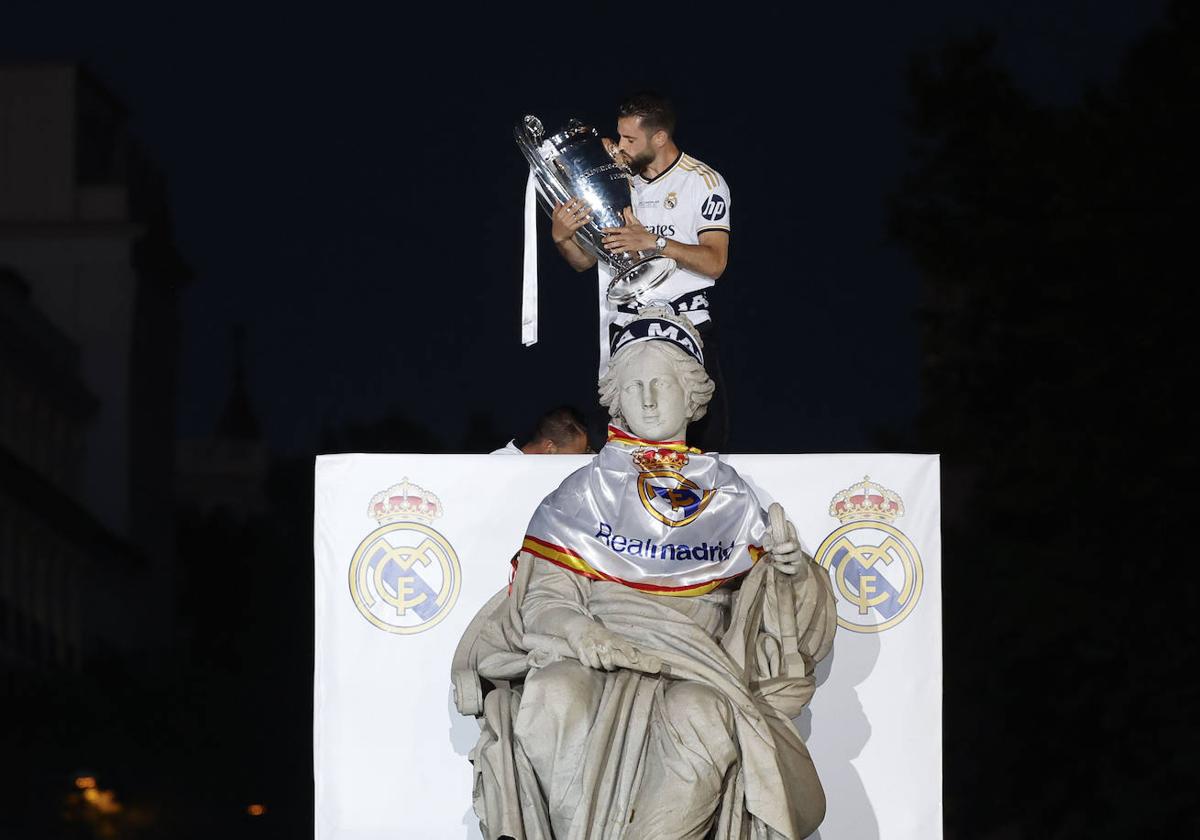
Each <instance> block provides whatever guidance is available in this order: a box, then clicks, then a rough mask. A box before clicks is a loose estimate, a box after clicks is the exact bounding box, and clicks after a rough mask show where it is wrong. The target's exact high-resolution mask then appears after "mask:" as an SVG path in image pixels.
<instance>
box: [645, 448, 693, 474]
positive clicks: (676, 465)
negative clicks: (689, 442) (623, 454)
mask: <svg viewBox="0 0 1200 840" xmlns="http://www.w3.org/2000/svg"><path fill="white" fill-rule="evenodd" d="M687 462H688V456H687V453H686V452H677V451H675V450H674V449H639V450H638V451H637V452H635V453H634V454H633V463H635V464H637V467H638V469H639V470H641V471H642V472H651V471H653V470H681V469H683V467H684V465H685V464H687Z"/></svg>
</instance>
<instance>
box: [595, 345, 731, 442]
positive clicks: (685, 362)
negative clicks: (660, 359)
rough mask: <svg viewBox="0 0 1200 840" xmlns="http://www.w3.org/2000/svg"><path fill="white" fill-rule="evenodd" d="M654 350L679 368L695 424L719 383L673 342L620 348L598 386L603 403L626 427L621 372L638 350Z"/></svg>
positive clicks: (611, 414) (678, 372)
mask: <svg viewBox="0 0 1200 840" xmlns="http://www.w3.org/2000/svg"><path fill="white" fill-rule="evenodd" d="M650 350H654V351H656V352H658V353H662V354H663V355H664V356H666V357H667V359H668V360H669V361H670V362H671V367H672V369H673V370H674V371H675V375H676V376H677V377H679V383H680V384H681V385H682V386H683V392H684V393H685V394H687V398H688V417H689V420H688V422H690V423H694V422H696V421H697V420H699V419H700V418H701V417H703V416H704V415H705V414H706V413H707V412H708V404H709V402H710V401H711V400H712V398H713V392H715V391H716V390H717V386H716V383H714V382H713V381H712V377H711V376H709V375H708V371H706V370H705V369H704V365H702V364H700V363H699V362H698V361H696V360H695V359H694V358H692V357H691V356H689V355H688V354H687V352H686V351H684V350H683V349H682V348H680V347H676V346H675V345H674V344H671V343H670V342H669V341H645V342H641V343H639V344H631V345H629V346H628V347H626V348H623V349H622V350H619V351H618V352H617V354H616V355H615V356H614V357H613V358H612V361H611V362H610V363H609V365H608V370H607V371H605V372H604V375H603V376H601V377H600V382H599V384H598V385H597V390H598V391H599V392H600V405H602V406H604V407H605V408H607V409H608V413H609V415H610V416H611V417H612V419H613V422H614V423H616V424H617V425H618V426H621V427H622V428H623V427H624V424H625V418H624V417H622V416H621V385H620V383H621V375H622V373H624V371H625V368H626V367H628V365H629V362H630V360H631V359H633V358H635V357H636V356H637V355H638V353H637V352H635V351H640V352H647V351H650Z"/></svg>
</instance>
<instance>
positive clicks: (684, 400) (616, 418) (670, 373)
mask: <svg viewBox="0 0 1200 840" xmlns="http://www.w3.org/2000/svg"><path fill="white" fill-rule="evenodd" d="M612 346H613V352H612V357H611V360H610V361H609V365H608V370H607V371H606V372H605V374H604V376H602V377H600V383H599V391H600V404H601V405H603V406H604V407H605V408H607V409H608V413H609V414H610V415H611V416H612V420H613V423H615V424H616V425H618V426H620V427H621V428H623V429H625V430H626V431H628V432H630V433H632V434H634V435H636V436H637V437H640V438H645V439H646V440H684V439H686V436H687V425H688V423H690V422H692V421H694V420H699V419H700V418H701V417H703V416H704V413H705V412H706V411H707V410H708V402H709V400H711V399H712V395H713V392H714V391H715V390H716V386H715V385H714V384H713V381H712V379H711V378H710V377H709V375H708V372H707V371H705V370H704V351H703V343H702V342H701V341H700V335H699V334H698V333H697V332H696V328H695V327H693V326H692V325H691V323H690V322H688V321H687V320H686V319H684V318H680V317H678V316H677V315H675V313H674V312H673V311H672V310H671V309H669V308H661V307H654V308H647V309H643V310H642V311H641V312H640V313H639V314H638V317H637V318H635V319H634V320H633V321H630V322H629V323H628V324H626V325H625V326H624V327H623V328H622V329H621V331H620V332H619V333H617V335H616V337H615V338H614V339H613V345H612Z"/></svg>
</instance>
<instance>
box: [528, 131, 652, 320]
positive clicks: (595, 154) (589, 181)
mask: <svg viewBox="0 0 1200 840" xmlns="http://www.w3.org/2000/svg"><path fill="white" fill-rule="evenodd" d="M513 133H514V135H515V136H516V139H517V146H518V147H520V149H521V152H522V154H524V155H525V159H526V160H528V161H529V168H530V169H531V170H532V171H533V174H534V183H535V184H536V187H537V197H538V204H539V205H541V208H542V209H543V210H545V211H546V213H547V215H549V214H552V213H553V212H554V205H556V204H561V203H565V202H567V201H570V200H571V199H572V198H579V199H582V200H583V201H584V202H586V203H587V205H588V206H589V207H590V208H591V221H589V222H588V223H587V224H586V225H584V226H583V227H581V228H580V229H579V230H578V231H576V233H575V241H576V242H578V243H579V245H580V247H582V248H583V249H584V250H586V251H588V252H589V253H592V254H595V256H596V259H597V260H600V261H601V262H604V263H607V264H608V265H609V266H610V267H611V268H612V271H613V274H614V277H613V279H612V282H611V283H609V284H608V299H609V300H611V301H612V302H613V303H618V304H620V303H628V302H629V301H632V300H637V301H639V302H643V303H644V302H647V301H648V298H644V297H643V296H644V295H645V293H646V292H649V291H650V290H651V289H653V288H655V287H656V286H658V285H659V284H660V283H662V282H663V281H664V280H666V279H667V277H669V276H670V274H671V272H672V271H674V270H675V260H673V259H671V258H669V257H664V256H662V255H661V254H659V253H658V252H657V251H655V250H650V251H636V252H632V253H630V252H628V251H626V252H623V253H620V254H614V253H612V252H611V251H609V250H608V249H607V248H605V247H604V234H603V233H601V232H600V231H601V229H602V228H610V227H624V226H625V216H624V213H625V209H626V208H627V207H629V206H630V201H631V199H630V195H631V194H630V187H629V176H630V172H629V168H628V167H626V166H624V165H623V164H621V163H619V162H617V160H616V159H615V158H614V156H613V155H611V154H609V152H608V150H607V149H605V148H604V143H603V142H601V140H600V135H599V134H597V133H596V129H594V128H592V127H591V126H587V125H584V124H583V123H581V122H580V121H579V120H570V121H568V122H567V127H566V128H564V129H563V130H562V131H560V132H558V133H557V134H553V135H551V136H550V137H546V136H545V130H544V129H543V127H542V121H541V120H539V119H538V118H537V117H534V116H528V117H525V119H524V120H522V121H521V122H520V123H518V124H517V127H516V130H515V131H514V132H513Z"/></svg>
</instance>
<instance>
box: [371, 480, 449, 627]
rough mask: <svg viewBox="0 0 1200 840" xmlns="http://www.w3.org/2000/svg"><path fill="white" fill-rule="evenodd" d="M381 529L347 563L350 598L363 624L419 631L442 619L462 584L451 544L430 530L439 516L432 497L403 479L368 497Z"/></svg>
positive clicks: (439, 510)
mask: <svg viewBox="0 0 1200 840" xmlns="http://www.w3.org/2000/svg"><path fill="white" fill-rule="evenodd" d="M367 515H368V516H370V517H371V518H372V519H374V520H375V521H376V522H378V523H379V527H378V528H376V529H375V530H374V531H372V532H371V533H370V534H368V535H367V537H366V539H364V540H363V541H362V542H361V543H359V544H358V549H357V550H356V551H355V552H354V559H353V560H351V561H350V595H351V596H352V597H353V598H354V603H355V605H356V606H357V607H358V611H359V612H361V613H362V614H363V617H364V618H365V619H367V621H369V622H371V623H372V624H374V625H375V626H376V627H378V628H379V629H380V630H386V631H387V632H389V633H403V634H411V633H420V632H422V631H423V630H428V629H429V628H430V627H433V626H434V625H435V624H437V623H438V622H439V621H441V620H442V619H443V618H445V617H446V614H447V613H448V612H450V609H451V608H452V607H453V606H454V602H455V601H456V600H458V590H459V587H460V585H461V584H462V571H461V569H460V567H459V564H458V555H457V554H455V553H454V548H453V546H451V545H450V543H449V542H448V541H447V540H446V538H445V537H443V536H442V535H441V534H439V533H438V532H437V531H435V530H434V529H433V528H431V527H429V525H430V523H431V522H433V520H434V519H437V518H438V517H439V516H441V515H442V503H441V501H440V500H439V499H438V497H437V496H435V495H434V494H433V493H430V492H429V491H428V490H424V489H422V488H421V487H418V486H417V485H416V484H413V483H412V482H410V481H409V480H408V479H407V478H405V479H403V480H402V481H401V482H400V483H399V484H394V485H392V486H391V487H389V488H388V489H387V490H384V491H382V492H380V493H376V494H375V495H374V496H372V497H371V502H370V504H369V505H368V506H367Z"/></svg>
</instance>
